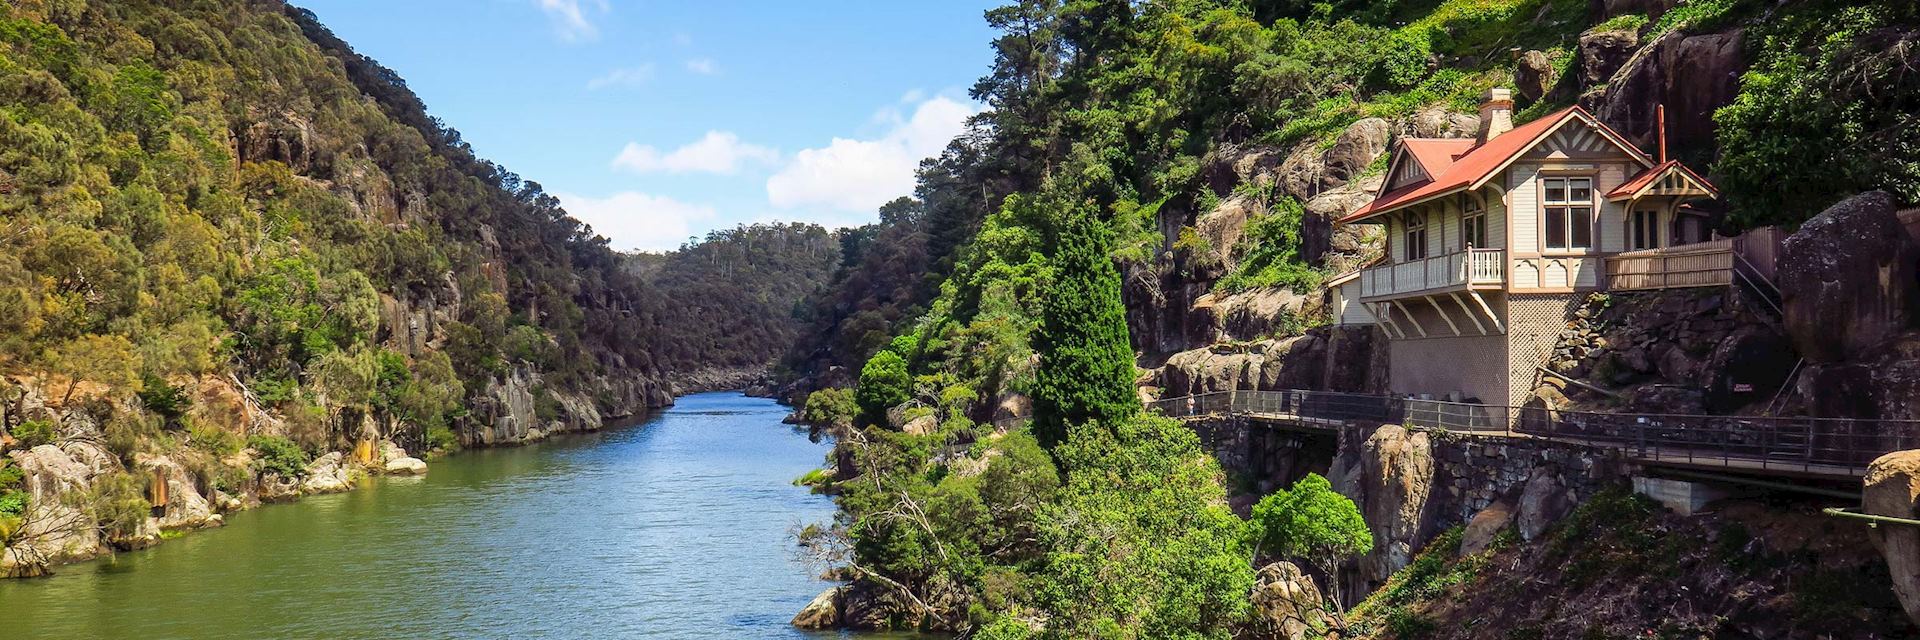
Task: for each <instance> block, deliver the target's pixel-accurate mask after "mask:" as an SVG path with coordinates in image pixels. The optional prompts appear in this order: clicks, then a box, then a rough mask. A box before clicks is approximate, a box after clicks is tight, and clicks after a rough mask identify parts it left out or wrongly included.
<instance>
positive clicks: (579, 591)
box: [0, 393, 833, 638]
mask: <svg viewBox="0 0 1920 640" xmlns="http://www.w3.org/2000/svg"><path fill="white" fill-rule="evenodd" d="M784 414H785V411H784V410H783V409H782V408H781V407H779V406H778V405H775V404H774V403H772V402H771V401H767V400H762V399H756V398H747V397H743V396H742V395H740V394H737V393H714V394H699V395H694V396H688V397H685V398H682V399H681V401H680V402H679V403H677V404H676V406H675V407H673V408H671V409H668V410H666V411H663V412H660V413H658V414H655V415H653V416H650V417H648V418H646V419H644V420H640V421H638V422H635V423H623V424H616V425H612V426H609V427H608V428H607V429H604V430H602V431H599V432H595V433H587V434H578V435H568V436H561V437H553V438H550V439H548V440H547V441H545V442H543V443H539V444H537V445H535V446H529V447H513V448H494V449H481V450H475V451H471V452H466V453H463V454H461V455H458V456H451V457H448V458H445V459H442V460H438V461H435V462H434V463H433V469H432V472H431V473H429V474H428V475H426V476H424V477H418V478H391V477H389V478H369V479H367V480H366V481H364V482H362V483H361V485H360V487H359V489H358V490H356V491H352V492H347V493H340V494H330V495H324V496H314V497H309V498H306V499H302V500H300V501H297V502H293V503H286V504H278V505H273V506H271V507H270V508H263V509H254V510H249V511H246V512H244V513H236V514H233V517H232V518H231V519H230V520H229V521H228V526H226V527H223V528H219V529H215V530H211V531H206V532H204V533H199V534H195V535H192V536H187V537H185V538H181V539H179V540H173V541H169V542H168V543H166V544H164V545H162V546H161V547H160V548H158V549H154V550H151V551H148V552H142V553H131V554H120V555H117V556H113V557H109V558H102V559H99V560H96V561H93V562H88V563H81V564H74V565H68V566H66V567H63V568H62V569H61V570H60V571H58V572H57V573H56V574H55V575H54V576H52V577H49V578H46V579H38V580H24V581H5V582H0V609H5V610H7V611H8V612H9V622H8V625H9V627H8V628H9V633H17V634H18V637H23V638H31V637H156V638H159V637H194V638H253V637H289V638H291V637H320V636H323V635H324V636H336V637H337V636H347V637H633V636H642V635H644V636H647V637H655V638H708V637H751V638H815V637H833V636H832V635H831V634H829V635H817V634H807V633H805V632H801V631H798V630H793V629H791V628H789V627H788V625H787V619H788V618H789V617H790V616H791V615H792V612H793V611H796V610H798V609H799V608H800V607H802V606H804V605H805V604H806V602H807V600H808V599H810V598H812V597H813V595H814V594H815V593H817V592H819V591H820V590H821V589H823V588H825V587H826V586H827V583H825V582H822V581H820V580H818V579H817V578H816V577H815V576H814V575H813V574H812V572H810V571H808V570H807V569H806V568H805V567H804V566H801V565H800V564H799V563H797V562H795V561H794V560H793V558H792V557H791V555H790V553H789V552H790V549H791V544H790V537H789V535H788V532H789V529H790V528H791V527H792V526H793V525H794V524H796V523H801V522H816V521H821V520H825V519H829V518H831V517H832V514H833V503H832V501H831V499H830V498H828V497H825V496H819V495H814V494H811V493H810V492H808V491H807V490H806V489H804V488H800V487H794V486H792V485H791V484H790V482H791V480H792V479H793V478H794V477H796V476H798V475H800V474H802V473H804V472H805V471H806V470H808V469H811V468H814V467H816V466H818V464H819V463H820V460H821V459H822V456H823V455H824V454H825V452H826V451H827V445H825V444H815V443H812V442H809V441H808V439H807V438H806V435H805V434H804V433H801V432H796V431H794V430H793V429H792V428H790V427H788V426H786V425H782V424H780V418H781V417H782V416H783V415H784ZM187 584H191V585H192V588H181V586H182V585H187ZM16 612H18V613H16Z"/></svg>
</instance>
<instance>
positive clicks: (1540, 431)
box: [1151, 390, 1920, 476]
mask: <svg viewBox="0 0 1920 640" xmlns="http://www.w3.org/2000/svg"><path fill="white" fill-rule="evenodd" d="M1151 407H1152V408H1153V409H1155V410H1157V411H1159V412H1160V413H1161V414H1163V415H1167V416H1170V417H1182V418H1190V417H1202V416H1221V417H1228V416H1243V417H1252V418H1256V419H1268V420H1280V421H1288V422H1292V423H1294V424H1297V425H1300V426H1305V427H1319V428H1331V427H1334V426H1337V425H1340V424H1346V423H1368V422H1371V423H1376V424H1405V425H1411V426H1415V427H1422V428H1429V429H1443V430H1446V431H1451V432H1461V433H1472V434H1480V435H1496V436H1506V437H1532V438H1548V439H1554V440H1567V441H1576V442H1580V443H1583V444H1589V445H1595V446H1605V447H1609V448H1613V449H1618V450H1621V451H1622V452H1623V453H1624V454H1625V455H1626V456H1627V457H1628V458H1631V459H1634V460H1638V461H1642V462H1654V463H1664V464H1675V465H1687V466H1703V467H1720V468H1729V469H1745V470H1752V471H1777V472H1794V473H1804V474H1814V475H1852V476H1858V475H1861V474H1864V473H1865V472H1866V468H1867V465H1868V463H1870V462H1872V461H1873V460H1874V459H1875V458H1878V457H1880V456H1881V455H1884V454H1886V453H1888V452H1892V451H1898V450H1902V449H1911V448H1915V447H1920V421H1914V420H1866V419H1841V418H1804V417H1753V416H1707V415H1680V414H1632V413H1597V412H1586V411H1563V410H1549V409H1543V408H1538V407H1505V406H1496V405H1483V404H1472V403H1462V402H1446V401H1440V400H1422V399H1417V398H1403V397H1396V396H1385V395H1371V394H1355V393H1338V392H1329V391H1302V390H1285V391H1220V392H1212V393H1202V394H1196V395H1192V396H1182V397H1178V398H1167V399H1162V400H1159V401H1156V402H1153V403H1152V404H1151Z"/></svg>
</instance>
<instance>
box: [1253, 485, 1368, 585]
mask: <svg viewBox="0 0 1920 640" xmlns="http://www.w3.org/2000/svg"><path fill="white" fill-rule="evenodd" d="M1253 526H1254V529H1255V532H1256V533H1255V539H1256V540H1257V541H1258V542H1259V545H1260V546H1261V547H1262V548H1266V549H1272V550H1273V551H1275V552H1277V553H1279V554H1281V555H1284V556H1289V557H1295V558H1303V559H1305V560H1307V561H1308V562H1311V563H1313V564H1314V566H1316V567H1319V568H1320V570H1321V571H1323V572H1326V575H1335V574H1337V572H1338V571H1339V567H1340V563H1341V562H1342V561H1344V560H1346V559H1347V558H1351V557H1354V556H1358V555H1362V554H1365V553H1367V552H1369V551H1372V550H1373V532H1371V531H1369V530H1368V529H1367V522H1366V520H1364V519H1362V518H1361V516H1360V508H1359V507H1357V506H1355V505H1354V504H1353V500H1351V499H1348V498H1347V497H1346V496H1343V495H1340V494H1339V493H1335V492H1334V490H1333V484H1332V483H1329V482H1327V479H1326V478H1324V477H1321V476H1320V474H1317V473H1309V474H1307V477H1305V478H1301V479H1300V481H1299V482H1296V483H1294V485H1293V488H1292V489H1283V490H1280V491H1277V492H1274V494H1273V495H1270V496H1267V497H1265V498H1262V499H1261V500H1260V503H1259V504H1257V505H1254V507H1253ZM1333 587H1334V590H1333V594H1334V600H1335V601H1338V600H1339V599H1340V589H1339V581H1338V580H1335V581H1333Z"/></svg>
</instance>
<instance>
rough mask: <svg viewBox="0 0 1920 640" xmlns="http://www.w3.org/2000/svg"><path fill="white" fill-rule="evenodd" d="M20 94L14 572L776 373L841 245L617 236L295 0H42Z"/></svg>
mask: <svg viewBox="0 0 1920 640" xmlns="http://www.w3.org/2000/svg"><path fill="white" fill-rule="evenodd" d="M0 102H4V103H5V104H7V105H8V106H9V109H8V111H7V113H6V114H4V115H0V146H4V147H5V148H7V149H13V150H14V151H11V152H7V153H0V221H3V222H4V224H0V226H4V227H5V228H6V229H7V231H6V232H5V233H0V454H4V455H0V547H5V548H6V549H7V550H8V551H7V553H6V555H5V558H6V559H5V560H3V561H0V572H7V573H32V572H35V571H39V570H41V569H42V568H43V567H44V565H45V563H46V562H49V561H59V560H63V559H68V558H74V557H86V556H88V555H91V554H94V553H97V552H99V551H101V550H102V549H104V548H105V546H103V545H111V546H115V547H121V548H127V547H136V546H141V545H144V544H149V543H152V542H153V541H155V540H158V539H159V538H158V533H159V532H160V531H161V530H166V529H186V528H195V527H200V526H210V525H214V524H218V522H219V512H221V511H225V510H228V509H232V508H240V507H243V506H245V505H247V504H249V503H257V502H258V501H260V500H273V499H282V498H286V497H291V496H296V495H299V494H302V493H314V492H327V491H336V490H343V489H345V488H348V487H350V486H351V485H352V484H353V483H354V481H355V479H356V478H357V477H359V476H360V475H363V474H366V473H383V472H387V471H389V470H390V469H391V470H392V471H395V472H413V471H416V470H418V469H419V468H420V466H419V461H418V460H414V459H412V458H409V457H407V456H406V451H407V450H413V451H416V452H424V451H430V450H451V449H456V448H458V447H461V446H490V445H505V444H516V443H521V442H528V441H533V440H538V439H540V438H543V437H546V436H548V435H550V434H554V433H560V432H572V431H590V430H594V429H599V428H601V427H603V426H604V425H606V424H608V423H610V422H613V421H615V420H618V419H621V418H626V417H630V416H636V415H640V414H643V413H645V412H646V411H648V410H650V409H653V408H658V407H662V406H666V405H668V404H671V403H672V402H673V397H674V395H676V394H678V393H683V392H690V391H700V390H713V389H721V388H738V387H740V386H745V385H746V384H748V383H750V382H752V378H753V377H754V376H753V375H751V373H753V372H757V371H761V370H763V369H764V367H765V365H766V363H768V362H769V361H770V360H771V359H772V358H773V357H774V355H776V354H778V353H779V352H780V351H781V350H782V349H783V348H784V346H785V342H786V341H787V340H789V339H790V338H791V334H792V333H793V331H794V330H795V327H796V326H797V321H796V320H794V319H793V318H792V316H791V313H790V311H791V309H793V308H794V306H795V304H796V303H797V302H798V300H799V298H800V297H801V296H804V295H806V294H807V293H810V292H812V291H813V290H814V289H816V288H817V287H818V286H819V284H820V283H821V282H822V281H824V280H825V278H826V277H827V275H828V272H829V270H830V269H831V267H832V265H833V263H834V261H835V259H836V258H837V257H838V255H839V251H838V249H839V245H840V242H838V240H839V239H838V238H836V237H834V236H833V234H831V233H829V232H828V231H826V230H825V229H822V228H820V227H818V226H814V225H798V224H796V225H754V226H747V227H742V228H740V229H735V230H729V231H723V232H717V233H715V234H713V235H712V236H710V237H709V238H707V239H706V240H705V241H704V242H701V243H697V244H696V245H694V246H691V247H689V248H687V249H686V250H684V251H682V252H679V253H676V254H673V255H667V256H650V257H631V256H622V255H620V254H617V253H616V252H614V251H612V250H611V249H610V248H609V246H608V242H607V241H606V240H605V239H603V238H600V237H598V236H595V235H594V234H593V233H592V230H591V229H590V228H589V227H586V226H584V225H582V224H581V223H580V222H578V221H577V220H575V219H573V218H571V217H569V216H568V215H567V214H566V212H565V211H564V210H562V209H561V208H560V203H559V201H558V200H557V199H556V198H554V197H553V196H551V195H549V194H547V193H545V192H544V191H543V190H542V189H541V187H540V186H539V185H538V184H537V183H534V182H531V181H528V180H525V179H523V178H521V177H520V176H518V175H515V174H513V173H511V172H509V171H507V170H505V169H504V168H502V167H500V166H499V165H496V164H493V163H491V162H488V161H486V160H484V159H481V158H478V157H476V156H475V155H474V154H473V152H472V150H471V149H470V148H469V147H468V146H467V145H466V144H465V143H464V142H463V141H462V140H461V137H460V134H459V132H457V131H454V130H453V129H450V128H448V127H447V126H446V125H445V124H443V123H441V122H440V121H438V120H437V119H435V118H433V117H431V116H430V115H429V114H428V113H427V110H426V106H425V105H424V104H423V103H422V102H421V100H420V99H419V97H417V96H415V95H414V94H413V93H412V92H411V91H410V90H408V88H407V86H406V84H405V82H404V81H403V80H401V79H400V77H399V76H398V74H396V73H394V72H393V71H392V70H390V69H387V68H385V67H382V66H380V65H379V64H378V63H376V62H374V61H372V60H369V59H367V58H365V57H363V56H361V55H359V54H357V53H355V52H354V51H353V49H352V48H351V47H350V46H349V45H347V44H346V43H345V42H343V41H341V40H340V39H339V38H337V37H335V36H334V35H333V34H332V33H331V32H329V31H328V30H327V29H326V27H325V26H324V25H322V24H321V23H320V22H319V21H318V19H317V18H316V17H315V16H314V15H313V14H311V13H309V12H307V11H305V10H302V9H299V8H297V7H294V6H291V5H287V4H285V3H284V2H280V1H278V0H250V1H247V2H234V3H169V2H144V1H141V2H118V3H80V2H65V1H48V2H42V1H28V2H16V3H11V4H9V5H8V6H7V7H6V8H5V9H0ZM635 263H646V265H650V266H644V265H643V267H644V268H636V266H635ZM349 452H351V454H349ZM16 472H17V473H16ZM161 503H165V507H166V508H165V509H163V510H161V511H159V512H157V513H158V514H159V515H148V513H147V510H146V507H147V506H158V505H159V504H161ZM76 505H77V506H76Z"/></svg>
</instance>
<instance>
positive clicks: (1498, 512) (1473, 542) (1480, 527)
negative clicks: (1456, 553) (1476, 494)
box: [1460, 500, 1513, 557]
mask: <svg viewBox="0 0 1920 640" xmlns="http://www.w3.org/2000/svg"><path fill="white" fill-rule="evenodd" d="M1511 526H1513V505H1512V504H1510V503H1508V502H1507V501H1505V500H1499V501H1495V502H1494V503H1493V504H1490V505H1487V508H1485V509H1481V510H1480V513H1476V514H1473V519H1472V520H1468V521H1467V527H1466V529H1464V530H1462V531H1461V532H1460V555H1461V556H1463V557H1464V556H1471V555H1474V554H1477V553H1480V552H1482V551H1486V550H1487V548H1488V547H1491V546H1493V541H1494V539H1495V538H1498V537H1500V532H1502V531H1506V530H1507V527H1511Z"/></svg>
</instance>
